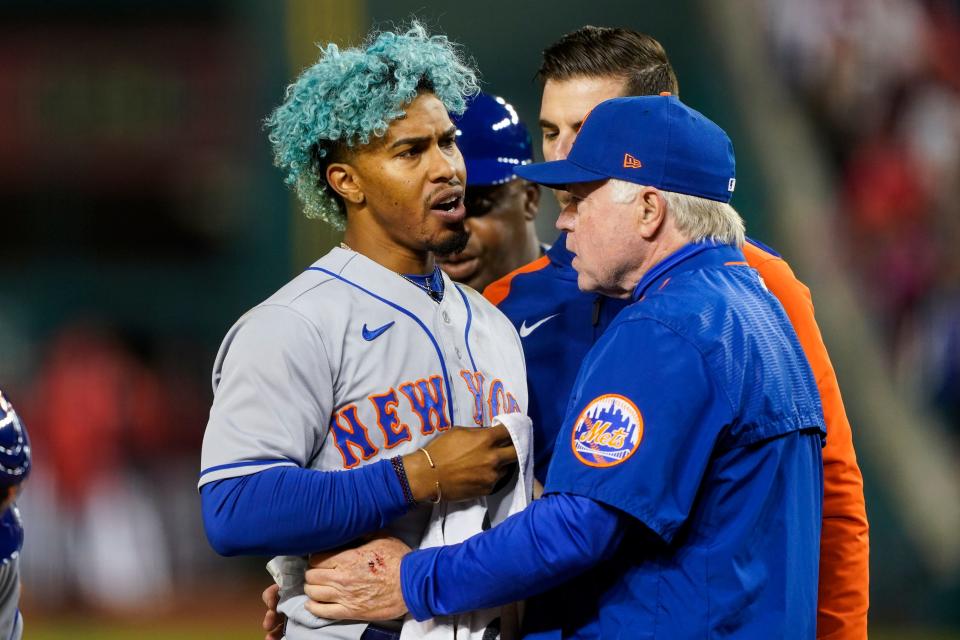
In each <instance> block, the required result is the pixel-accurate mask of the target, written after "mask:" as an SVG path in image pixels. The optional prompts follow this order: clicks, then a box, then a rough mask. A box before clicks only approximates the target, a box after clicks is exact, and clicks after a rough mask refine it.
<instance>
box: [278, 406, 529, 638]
mask: <svg viewBox="0 0 960 640" xmlns="http://www.w3.org/2000/svg"><path fill="white" fill-rule="evenodd" d="M498 424H502V425H503V426H505V427H506V428H507V431H508V432H509V433H510V437H511V439H512V440H513V446H514V447H515V448H516V450H517V459H518V461H519V464H518V465H517V473H516V475H515V476H514V477H513V478H511V479H510V481H509V482H508V484H507V485H506V486H505V487H504V488H503V489H501V490H500V491H498V492H497V493H495V494H493V495H491V496H487V497H484V498H476V499H473V500H463V501H460V502H453V503H451V502H446V501H444V502H441V503H440V504H437V505H435V506H434V507H433V512H432V513H431V514H430V522H429V524H428V525H427V530H426V532H425V533H424V534H423V538H422V539H421V541H420V547H421V548H427V547H439V546H441V545H445V544H456V543H458V542H463V541H464V540H466V539H467V538H469V537H470V536H472V535H474V534H476V533H480V532H481V531H483V520H484V516H486V515H488V514H489V519H490V524H491V525H492V526H496V525H497V524H499V523H500V522H503V521H504V520H506V519H507V518H508V517H509V516H511V515H513V514H514V513H517V512H519V511H522V510H523V509H524V508H525V507H526V506H527V505H528V504H530V501H531V499H532V497H533V429H532V423H531V421H530V418H528V417H527V416H525V415H522V414H519V413H508V414H503V415H499V416H497V417H496V418H494V419H493V425H494V426H496V425H498ZM306 570H307V559H306V558H304V557H297V556H278V557H276V558H274V559H273V560H271V561H270V562H269V563H267V571H269V572H270V574H271V575H272V576H273V579H274V581H276V583H277V584H278V585H280V606H279V607H277V611H279V612H280V613H283V614H284V615H286V616H287V618H288V619H289V620H292V621H294V622H295V623H296V624H295V625H288V626H287V629H288V632H287V636H286V637H287V638H288V639H289V640H297V639H298V638H300V637H305V635H304V634H302V633H297V634H296V638H294V637H293V635H292V634H291V631H292V630H293V629H294V628H297V627H300V628H301V629H302V630H304V631H305V630H310V629H320V628H322V627H327V626H329V625H331V624H333V623H334V622H336V621H335V620H327V619H324V618H318V617H317V616H315V615H313V614H312V613H310V612H309V611H307V610H306V608H305V607H306V603H307V596H305V595H303V585H304V573H306ZM504 609H506V611H507V616H509V615H513V616H516V609H515V608H514V607H504ZM507 616H502V615H501V609H499V608H497V609H484V610H481V611H473V612H471V613H467V614H463V615H460V616H440V617H437V618H431V619H430V620H425V621H423V622H417V621H416V620H414V619H413V618H412V617H411V616H409V615H408V616H407V617H406V619H405V620H404V623H403V631H402V633H401V636H400V637H401V640H414V639H423V640H454V638H456V640H489V639H490V638H500V634H497V635H492V634H486V630H487V627H489V626H490V624H491V623H492V622H494V621H495V620H497V621H498V622H497V624H498V625H500V624H502V625H503V628H504V630H507V629H510V628H513V627H514V626H515V624H516V622H517V621H516V620H513V621H508V620H506V619H503V620H502V621H500V620H498V619H500V618H501V617H504V618H505V617H507ZM339 626H340V625H337V627H339ZM350 626H353V625H350ZM363 627H364V625H363V624H359V625H358V629H363ZM333 628H334V627H331V628H330V629H328V630H327V631H328V632H330V631H332V630H333ZM498 628H499V627H498ZM337 631H346V629H340V628H337ZM345 637H346V636H345ZM503 640H507V639H506V638H504V639H503Z"/></svg>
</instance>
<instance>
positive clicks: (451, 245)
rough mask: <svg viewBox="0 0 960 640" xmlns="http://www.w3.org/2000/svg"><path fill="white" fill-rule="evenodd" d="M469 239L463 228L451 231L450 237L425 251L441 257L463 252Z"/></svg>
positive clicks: (468, 234) (435, 243)
mask: <svg viewBox="0 0 960 640" xmlns="http://www.w3.org/2000/svg"><path fill="white" fill-rule="evenodd" d="M469 239H470V233H469V232H468V231H467V229H466V228H465V227H461V228H459V229H452V230H451V231H450V235H448V236H446V237H444V238H443V239H441V240H438V241H436V242H434V243H433V244H431V245H430V246H429V247H427V249H428V250H429V251H430V252H432V253H434V254H439V255H441V256H444V255H448V254H451V253H458V252H460V251H463V249H464V247H466V246H467V240H469Z"/></svg>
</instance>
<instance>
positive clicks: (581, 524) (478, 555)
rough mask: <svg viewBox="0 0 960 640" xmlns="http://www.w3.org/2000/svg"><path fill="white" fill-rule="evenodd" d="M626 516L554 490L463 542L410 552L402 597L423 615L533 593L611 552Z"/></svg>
mask: <svg viewBox="0 0 960 640" xmlns="http://www.w3.org/2000/svg"><path fill="white" fill-rule="evenodd" d="M619 521H620V516H619V515H618V512H617V511H615V510H614V509H611V508H609V507H606V506H604V505H602V504H600V503H598V502H595V501H593V500H591V499H589V498H584V497H581V496H576V495H572V494H551V495H548V496H546V497H545V498H543V499H541V500H537V501H536V502H534V503H533V504H531V505H530V506H529V507H527V508H526V509H525V510H524V511H522V512H521V513H518V514H516V515H514V516H512V517H510V518H508V519H507V520H506V521H505V522H503V523H502V524H501V525H499V526H497V527H495V528H493V529H490V530H488V531H485V532H483V533H481V534H478V535H475V536H473V537H472V538H470V539H469V540H467V541H466V542H464V543H462V544H457V545H451V546H446V547H436V548H431V549H421V550H420V551H414V552H413V553H410V554H408V555H407V556H406V557H404V559H403V563H402V565H401V582H402V587H403V598H404V600H405V601H406V604H407V607H408V608H409V609H410V613H412V614H413V615H414V616H415V617H416V618H417V619H418V620H425V619H427V618H430V617H433V616H436V615H451V614H456V613H462V612H464V611H470V610H473V609H484V608H487V607H494V606H500V605H503V604H507V603H509V602H515V601H517V600H522V599H524V598H528V597H530V596H533V595H536V594H538V593H542V592H543V591H546V590H548V589H551V588H553V587H555V586H557V585H558V584H561V583H563V582H566V581H567V580H569V579H570V578H572V577H574V576H576V575H578V574H579V573H582V572H583V571H585V570H586V569H588V568H590V567H591V566H593V565H595V564H596V563H598V562H600V561H602V560H604V559H605V558H607V557H609V555H610V554H611V553H613V551H614V550H615V549H616V547H617V545H618V544H619V542H620V539H621V537H622V530H623V527H621V526H619Z"/></svg>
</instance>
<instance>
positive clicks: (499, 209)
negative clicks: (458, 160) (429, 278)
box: [437, 179, 539, 291]
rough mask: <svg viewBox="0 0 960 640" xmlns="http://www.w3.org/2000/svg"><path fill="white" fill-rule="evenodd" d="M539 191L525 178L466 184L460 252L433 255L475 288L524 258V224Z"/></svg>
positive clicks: (533, 209) (526, 231)
mask: <svg viewBox="0 0 960 640" xmlns="http://www.w3.org/2000/svg"><path fill="white" fill-rule="evenodd" d="M538 201H539V192H538V191H537V188H536V187H535V186H533V185H531V184H529V183H528V182H526V181H525V180H519V179H517V180H511V181H510V182H507V183H505V184H501V185H495V186H482V187H467V194H466V208H467V219H466V226H467V230H468V231H469V233H470V238H469V239H468V240H467V244H466V246H465V247H464V248H463V251H461V252H459V253H454V254H450V255H446V256H437V262H438V263H439V264H440V268H441V269H443V270H444V271H446V272H447V275H449V276H450V277H451V278H453V279H454V280H456V281H458V282H463V283H465V284H467V285H469V286H471V287H473V288H474V289H476V290H477V291H482V290H483V289H484V288H486V286H487V285H488V284H490V283H491V282H493V281H494V280H497V279H499V278H500V277H502V276H504V275H506V274H508V273H510V272H511V271H513V270H514V269H516V268H518V267H521V266H523V265H524V264H526V262H527V261H528V257H527V253H526V252H527V245H528V243H529V234H530V233H531V231H530V230H529V229H528V223H529V222H530V221H531V220H533V218H534V216H535V215H536V211H537V204H538Z"/></svg>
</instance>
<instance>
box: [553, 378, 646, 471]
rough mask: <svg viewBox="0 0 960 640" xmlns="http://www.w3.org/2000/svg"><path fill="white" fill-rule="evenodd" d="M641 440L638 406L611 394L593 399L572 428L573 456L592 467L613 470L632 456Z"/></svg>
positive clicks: (641, 420)
mask: <svg viewBox="0 0 960 640" xmlns="http://www.w3.org/2000/svg"><path fill="white" fill-rule="evenodd" d="M641 439H643V416H641V415H640V410H639V409H637V405H635V404H633V403H632V402H631V401H630V400H628V399H627V398H625V397H623V396H621V395H618V394H615V393H611V394H607V395H603V396H600V397H599V398H595V399H594V400H593V401H592V402H591V403H590V404H588V405H587V407H586V408H585V409H584V410H583V412H582V413H581V414H580V417H579V418H577V422H576V424H574V425H573V440H572V441H571V443H570V445H571V447H573V454H574V455H575V456H577V458H578V459H579V460H580V462H582V463H584V464H586V465H589V466H591V467H612V466H613V465H616V464H620V463H621V462H623V461H624V460H626V459H627V458H629V457H630V456H632V455H633V452H634V451H636V450H637V447H638V446H639V445H640V440H641Z"/></svg>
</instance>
